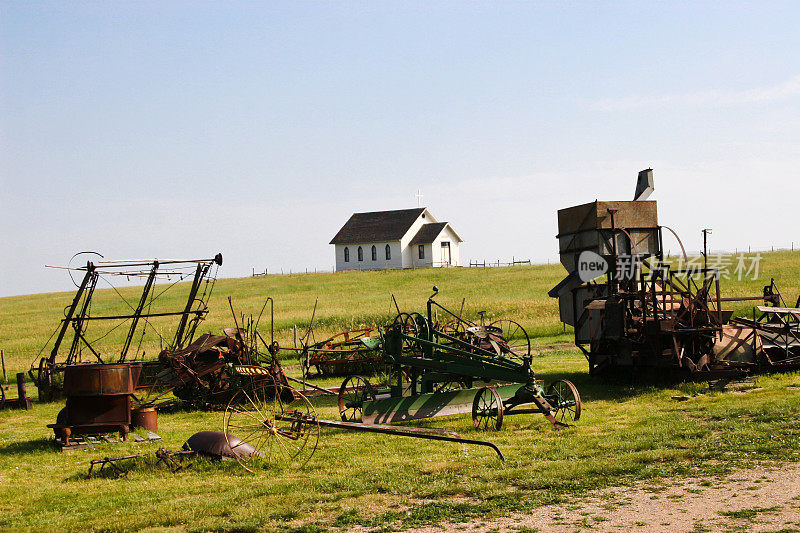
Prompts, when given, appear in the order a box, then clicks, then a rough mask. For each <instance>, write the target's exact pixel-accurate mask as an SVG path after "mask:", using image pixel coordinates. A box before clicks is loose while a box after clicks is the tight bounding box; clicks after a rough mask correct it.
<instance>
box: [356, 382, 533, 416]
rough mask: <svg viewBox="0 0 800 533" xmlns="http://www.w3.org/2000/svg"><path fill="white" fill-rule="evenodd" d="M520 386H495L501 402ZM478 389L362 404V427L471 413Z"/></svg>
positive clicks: (387, 399) (386, 399) (512, 394)
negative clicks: (363, 424)
mask: <svg viewBox="0 0 800 533" xmlns="http://www.w3.org/2000/svg"><path fill="white" fill-rule="evenodd" d="M521 387H524V385H520V384H519V383H516V384H513V385H504V386H501V387H497V392H499V393H500V397H501V398H502V399H503V400H506V399H508V398H511V397H512V396H514V394H515V393H516V392H517V390H519V389H520V388H521ZM478 390H479V389H464V390H457V391H451V392H432V393H427V394H419V395H416V396H404V397H401V398H385V399H379V400H375V401H372V402H364V411H363V414H362V416H361V420H362V422H363V423H365V424H388V423H391V422H404V421H407V420H420V419H423V418H433V417H436V416H449V415H459V414H465V413H471V412H472V402H473V400H474V399H475V394H477V392H478Z"/></svg>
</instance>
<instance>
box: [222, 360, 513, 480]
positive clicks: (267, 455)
mask: <svg viewBox="0 0 800 533" xmlns="http://www.w3.org/2000/svg"><path fill="white" fill-rule="evenodd" d="M236 370H237V371H239V372H242V373H243V374H244V375H252V374H254V373H258V372H261V371H262V369H260V367H247V366H237V367H236ZM321 427H328V428H333V429H342V430H349V431H359V432H369V433H380V434H383V435H393V436H398V437H413V438H419V439H426V440H437V441H445V442H454V443H461V444H471V445H477V446H485V447H489V448H491V449H492V450H494V451H495V452H496V453H497V455H498V457H499V458H500V460H505V457H503V454H502V453H501V452H500V450H499V448H497V446H495V445H494V444H492V443H491V442H485V441H480V440H473V439H465V438H462V437H461V436H459V435H458V433H456V432H454V431H450V430H446V429H435V428H417V427H402V426H390V425H383V424H361V423H355V422H348V421H338V420H323V419H320V418H317V413H316V410H315V409H314V407H313V405H311V402H309V401H308V398H306V397H305V396H304V395H303V394H301V393H300V392H298V391H297V390H295V389H292V388H291V387H287V386H284V385H279V384H274V385H267V386H263V387H257V388H254V389H252V390H246V389H240V390H239V391H238V392H237V394H236V396H234V397H233V398H231V401H230V403H229V404H228V407H227V409H226V410H225V414H224V417H223V432H224V435H225V439H226V441H227V443H228V446H229V447H230V449H231V451H232V455H233V456H234V457H235V458H236V460H237V461H238V462H239V463H240V464H241V465H242V466H243V467H244V468H245V469H247V470H249V471H251V472H253V471H254V469H255V468H257V467H258V466H263V467H265V468H267V467H270V466H274V465H282V464H288V463H294V464H295V465H297V466H300V467H302V466H303V465H305V464H306V463H307V462H308V460H309V459H310V458H311V456H312V455H313V454H314V452H315V451H316V449H317V446H318V444H319V438H320V428H321Z"/></svg>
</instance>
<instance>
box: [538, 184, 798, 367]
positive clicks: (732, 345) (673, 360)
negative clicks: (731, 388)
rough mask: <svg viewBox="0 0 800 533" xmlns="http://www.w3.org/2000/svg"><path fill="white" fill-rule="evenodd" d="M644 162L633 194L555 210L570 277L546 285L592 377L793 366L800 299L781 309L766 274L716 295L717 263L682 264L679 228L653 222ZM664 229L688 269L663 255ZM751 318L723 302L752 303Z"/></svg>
mask: <svg viewBox="0 0 800 533" xmlns="http://www.w3.org/2000/svg"><path fill="white" fill-rule="evenodd" d="M652 190H653V179H652V169H647V170H643V171H642V172H640V173H639V181H638V185H637V190H636V194H635V200H633V201H612V202H601V201H594V202H591V203H588V204H583V205H578V206H574V207H570V208H567V209H561V210H560V211H559V212H558V231H559V233H558V236H557V238H558V241H559V250H560V257H561V263H562V264H563V265H564V267H565V268H566V269H567V271H568V275H567V277H566V278H564V280H563V281H561V283H559V284H558V285H557V286H556V287H554V288H553V289H552V290H551V291H550V293H549V294H550V296H551V297H554V298H558V303H559V310H560V315H561V321H562V322H564V323H565V324H568V325H570V326H573V327H574V330H575V343H576V345H577V346H578V347H579V348H580V349H581V350H582V351H583V353H584V354H585V356H586V358H587V359H588V362H589V371H590V373H591V374H593V375H598V374H603V375H614V374H617V373H620V372H626V373H627V372H629V371H635V372H653V371H656V372H659V373H661V374H663V372H664V371H671V372H673V373H675V374H677V375H679V376H683V377H694V378H708V379H711V378H722V379H725V378H736V377H741V376H743V375H745V374H747V373H749V372H752V371H759V370H761V371H771V370H780V369H797V368H800V309H798V307H800V300H798V302H797V304H796V305H795V307H794V308H788V307H786V303H785V301H784V300H783V297H782V295H781V294H780V292H779V291H778V289H777V286H776V284H775V282H774V280H771V281H770V284H769V285H766V286H765V287H764V289H763V291H762V294H761V295H758V296H739V297H724V296H723V295H722V294H721V291H720V272H719V270H718V269H716V268H706V267H705V266H703V267H702V268H700V267H699V266H698V267H694V268H692V267H691V266H689V261H688V257H687V255H686V252H685V251H683V250H684V249H683V244H682V243H681V242H680V239H679V238H678V235H677V234H676V233H675V232H674V231H673V230H672V229H670V228H669V227H667V226H662V225H659V223H658V217H657V208H656V202H655V201H648V200H646V198H647V197H648V196H649V194H650V192H652ZM664 230H667V231H669V232H670V233H671V234H672V235H673V236H674V237H675V238H676V239H678V243H679V244H680V247H681V250H682V251H683V259H684V260H685V261H686V265H687V267H686V268H676V267H675V266H674V265H673V264H671V263H670V262H669V261H667V260H666V258H665V256H664V246H663V236H664ZM759 300H762V301H763V302H764V305H763V306H758V307H757V310H758V316H757V315H756V312H755V311H754V313H753V318H752V319H748V318H741V317H737V318H733V317H732V315H733V313H732V311H729V310H726V309H725V308H724V306H725V305H728V304H732V303H736V302H748V301H759Z"/></svg>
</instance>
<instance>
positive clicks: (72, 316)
mask: <svg viewBox="0 0 800 533" xmlns="http://www.w3.org/2000/svg"><path fill="white" fill-rule="evenodd" d="M78 255H80V254H76V256H75V257H77V256H78ZM97 255H99V254H97ZM214 265H216V266H217V267H219V266H220V265H222V254H217V255H216V256H215V257H213V258H211V259H193V260H161V261H159V260H152V261H150V260H133V261H106V260H104V259H102V256H100V260H97V261H94V262H93V261H87V263H86V265H85V266H82V267H72V266H67V267H58V268H66V269H67V270H69V271H70V275H72V274H71V272H72V271H77V272H83V273H84V275H83V279H82V280H81V282H80V283H79V284H78V283H76V286H77V291H76V293H75V296H74V298H73V300H72V303H71V304H70V305H69V306H68V307H67V308H66V309H65V310H64V318H63V319H61V323H60V325H59V327H58V328H57V329H56V331H55V332H54V333H53V336H52V337H51V339H52V338H53V337H55V340H54V342H53V344H52V347H51V348H50V353H49V354H48V355H46V356H42V357H40V358H37V360H36V361H34V363H33V364H32V365H31V369H30V371H29V374H30V376H31V378H32V379H33V381H34V383H35V384H36V386H37V388H38V389H39V398H40V400H45V401H46V400H49V399H52V398H54V397H57V396H59V395H60V393H61V389H62V385H61V382H62V378H61V376H62V375H63V372H64V369H65V368H66V367H68V366H70V365H76V364H85V363H93V364H101V365H102V364H110V363H113V364H125V363H130V362H134V361H138V364H139V366H140V371H141V367H142V366H143V367H145V368H144V371H145V372H147V368H148V367H152V364H148V363H143V362H142V361H141V360H142V359H144V347H143V342H142V341H143V340H144V338H145V334H146V333H148V331H149V334H150V335H152V336H155V337H156V338H157V339H158V341H159V344H163V341H164V339H163V334H162V330H160V329H159V328H158V327H157V326H156V325H154V324H153V321H156V320H161V319H164V317H167V318H174V317H179V322H178V325H177V328H176V329H175V333H174V337H173V338H172V341H171V342H169V344H168V349H171V350H180V349H181V348H182V347H183V346H184V345H185V344H187V343H191V341H192V338H193V337H194V334H195V331H196V329H197V326H198V324H199V323H200V322H201V321H202V320H203V318H204V317H205V315H206V314H207V313H208V305H207V302H208V299H209V298H210V296H211V292H212V291H213V288H214V281H215V280H216V275H215V274H214V275H211V273H210V271H211V268H212V267H213V266H214ZM109 278H118V279H120V278H125V279H131V278H133V279H143V280H144V285H143V287H142V289H141V294H140V295H139V298H138V301H129V300H128V299H126V298H125V297H123V296H122V294H121V293H119V291H118V290H117V288H116V287H115V286H114V285H113V284H112V283H111V282H110V281H109ZM101 280H102V281H104V282H106V283H108V285H109V286H110V287H112V288H113V289H114V290H115V291H116V292H117V294H118V295H119V298H120V300H121V301H122V303H123V304H124V306H125V307H126V310H125V312H122V313H119V312H112V314H104V313H103V312H102V310H104V309H105V307H106V305H103V304H100V305H99V308H100V310H101V312H99V313H94V312H93V311H92V310H93V304H94V299H93V296H94V293H95V289H96V288H97V286H98V283H99V282H100V281H101ZM158 280H163V281H168V282H169V283H170V284H169V285H167V287H166V288H165V289H162V290H160V291H158V292H156V288H157V287H159V285H157V283H156V282H157V281H158ZM184 280H191V285H190V286H189V291H188V295H187V298H186V301H185V304H184V305H183V306H182V307H181V308H176V307H175V306H171V305H166V306H163V305H162V306H160V307H159V304H160V303H162V302H163V300H162V301H161V302H159V299H160V298H161V297H162V296H163V295H164V293H165V292H166V291H167V290H169V289H170V288H171V287H172V286H174V285H175V284H176V283H178V282H180V281H184ZM154 307H155V308H154ZM98 323H103V324H109V325H108V326H107V327H103V328H99V331H97V332H96V333H95V335H94V336H92V335H90V329H98V328H93V327H91V326H92V325H94V324H98ZM159 325H161V324H159ZM124 326H127V327H126V328H124ZM148 328H150V329H149V330H148ZM119 332H125V336H124V338H122V337H121V336H120V333H119ZM103 342H105V343H106V344H104V345H101V344H102V343H103ZM47 344H48V345H49V341H48V343H47ZM65 345H66V346H67V347H68V349H66V350H63V351H62V349H63V348H64V347H65ZM46 347H47V346H45V348H46ZM45 348H43V349H42V351H44V349H45Z"/></svg>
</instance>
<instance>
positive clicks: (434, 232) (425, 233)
mask: <svg viewBox="0 0 800 533" xmlns="http://www.w3.org/2000/svg"><path fill="white" fill-rule="evenodd" d="M445 226H447V222H434V223H432V224H423V225H422V227H421V228H419V231H418V232H417V234H416V235H414V238H413V239H411V242H410V243H408V244H409V245H411V244H430V243H432V242H433V241H435V240H436V237H438V236H439V234H440V233H441V232H442V230H443V229H444V227H445Z"/></svg>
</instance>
